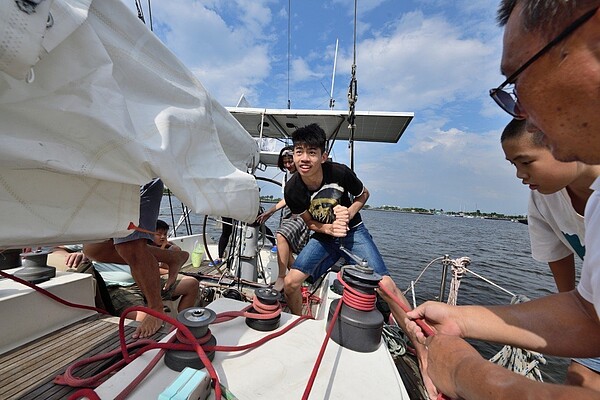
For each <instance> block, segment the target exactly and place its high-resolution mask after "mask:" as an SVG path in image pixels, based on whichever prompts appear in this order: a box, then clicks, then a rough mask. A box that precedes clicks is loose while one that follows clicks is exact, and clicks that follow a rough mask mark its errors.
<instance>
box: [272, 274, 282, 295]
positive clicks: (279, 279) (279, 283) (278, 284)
mask: <svg viewBox="0 0 600 400" xmlns="http://www.w3.org/2000/svg"><path fill="white" fill-rule="evenodd" d="M283 279H284V278H283V277H282V276H279V277H277V280H276V281H275V283H274V284H273V289H275V290H277V291H278V292H281V291H282V290H283Z"/></svg>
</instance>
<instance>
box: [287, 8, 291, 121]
mask: <svg viewBox="0 0 600 400" xmlns="http://www.w3.org/2000/svg"><path fill="white" fill-rule="evenodd" d="M291 20H292V0H288V43H287V45H288V54H287V98H288V101H287V108H288V110H289V109H291V108H292V101H291V100H290V54H291V42H292V28H291V27H292V23H291Z"/></svg>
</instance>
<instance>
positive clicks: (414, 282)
mask: <svg viewBox="0 0 600 400" xmlns="http://www.w3.org/2000/svg"><path fill="white" fill-rule="evenodd" d="M443 259H444V257H443V256H442V257H438V258H434V259H433V260H431V262H430V263H429V264H427V266H426V267H425V268H423V271H421V273H420V274H419V276H417V279H415V280H414V281H413V282H412V283H411V286H412V287H413V288H414V285H416V284H417V282H419V279H421V277H422V276H423V274H424V273H425V271H427V268H429V267H430V266H431V265H433V263H434V262H436V261H439V260H443ZM409 290H411V287H408V288H406V290H405V291H403V292H402V294H403V295H405V296H406V293H407V292H408V291H409ZM413 293H414V292H413Z"/></svg>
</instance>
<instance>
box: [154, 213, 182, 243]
mask: <svg viewBox="0 0 600 400" xmlns="http://www.w3.org/2000/svg"><path fill="white" fill-rule="evenodd" d="M167 233H169V224H167V223H166V222H165V221H163V220H162V219H159V220H156V231H155V233H154V239H153V243H152V245H154V246H156V247H160V248H161V249H169V250H179V251H181V247H179V246H177V245H176V244H173V243H170V242H169V241H168V240H167Z"/></svg>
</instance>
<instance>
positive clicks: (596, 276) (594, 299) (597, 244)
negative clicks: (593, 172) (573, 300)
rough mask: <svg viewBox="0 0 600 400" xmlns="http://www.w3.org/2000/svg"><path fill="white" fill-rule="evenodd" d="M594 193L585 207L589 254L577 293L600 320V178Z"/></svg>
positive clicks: (594, 187) (582, 269)
mask: <svg viewBox="0 0 600 400" xmlns="http://www.w3.org/2000/svg"><path fill="white" fill-rule="evenodd" d="M592 189H594V193H592V195H591V196H590V198H589V200H588V202H587V205H586V206H585V215H586V218H585V228H586V236H585V243H586V248H587V254H586V256H585V259H584V260H583V267H582V268H581V279H580V280H579V285H577V291H578V292H579V294H580V295H581V296H582V297H583V298H584V299H585V300H587V301H589V302H590V303H592V304H593V305H594V307H595V309H596V314H597V315H598V318H600V177H598V178H596V180H595V181H594V183H593V184H592Z"/></svg>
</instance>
